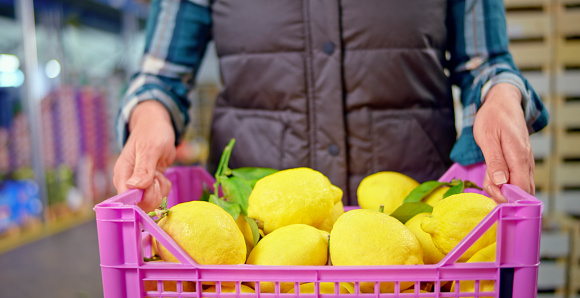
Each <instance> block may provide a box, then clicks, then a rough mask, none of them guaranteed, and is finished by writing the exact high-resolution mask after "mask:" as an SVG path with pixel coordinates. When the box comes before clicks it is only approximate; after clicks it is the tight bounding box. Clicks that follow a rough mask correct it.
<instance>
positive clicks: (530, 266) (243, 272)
mask: <svg viewBox="0 0 580 298" xmlns="http://www.w3.org/2000/svg"><path fill="white" fill-rule="evenodd" d="M484 173H485V165H484V164H479V165H474V166H468V167H463V166H461V165H458V164H455V165H453V166H452V167H451V168H450V169H449V170H448V171H447V173H445V174H444V175H443V176H442V177H441V178H440V181H451V180H452V179H453V178H460V179H467V180H471V181H474V182H476V183H478V184H479V185H481V184H482V182H483V177H484ZM166 175H167V177H168V178H169V179H170V180H171V181H172V183H173V188H172V190H171V193H170V194H169V197H168V204H169V206H173V205H175V204H177V203H180V202H185V201H190V200H197V199H198V198H199V197H200V196H201V194H202V191H203V184H204V183H205V184H206V185H207V186H208V187H210V188H211V187H212V185H213V182H214V180H213V178H212V176H211V175H209V174H208V173H207V172H206V171H205V170H204V169H202V168H199V167H176V168H171V169H169V170H168V171H167V173H166ZM501 191H502V193H503V194H504V196H506V198H508V200H509V203H506V204H501V205H498V206H497V207H496V208H495V209H494V210H493V211H492V212H491V213H490V214H489V215H488V216H487V217H486V218H485V219H484V220H483V221H482V222H481V223H480V224H479V225H478V226H477V227H476V228H475V229H474V230H473V231H471V233H470V234H469V235H468V236H467V237H466V238H465V239H464V240H463V241H462V242H461V243H460V244H459V245H457V246H456V247H455V249H454V250H453V251H451V252H450V253H449V254H448V255H447V256H446V257H445V258H444V259H443V260H442V261H441V262H439V263H438V264H435V265H415V266H255V265H227V266H225V265H219V266H218V265H212V266H210V265H199V264H197V263H195V261H194V260H193V259H192V258H191V257H190V256H189V255H188V254H187V253H185V252H184V251H183V250H182V249H181V248H180V247H179V246H178V245H177V244H176V243H175V242H174V241H173V240H172V239H171V238H170V237H169V236H168V235H167V234H166V233H165V232H163V230H161V229H160V228H159V227H158V226H157V225H156V224H155V223H154V222H153V220H151V219H150V218H149V216H147V214H145V213H144V212H143V211H142V210H141V209H140V208H138V207H136V203H137V202H138V201H140V200H141V197H142V191H140V190H131V191H127V192H124V193H122V194H119V195H117V196H115V197H112V198H110V199H108V200H106V201H104V202H102V203H100V204H98V205H96V206H95V208H94V209H95V212H96V220H97V229H98V238H99V250H100V256H101V272H102V277H103V289H104V294H105V297H265V298H268V297H323V298H324V297H335V296H337V295H334V294H304V293H300V294H294V293H292V294H286V293H280V289H279V283H280V282H293V283H294V287H295V290H298V286H299V285H300V283H304V282H314V283H319V282H334V283H335V289H338V287H339V284H338V282H353V283H354V286H355V294H340V295H338V296H340V297H393V298H394V297H401V298H403V297H408V298H412V297H415V298H419V297H494V298H500V297H501V298H504V297H512V298H535V297H536V296H537V294H536V293H537V280H538V266H539V248H540V233H541V220H542V217H541V216H542V208H543V206H542V203H541V202H540V201H539V200H538V199H536V198H534V197H533V196H531V195H529V194H527V193H525V192H524V191H522V190H521V189H519V188H517V187H515V186H512V185H504V186H503V187H502V188H501ZM494 223H497V244H498V245H497V252H496V262H495V263H455V262H456V260H457V259H458V258H459V257H460V256H461V255H462V254H463V252H465V251H466V250H467V249H468V248H469V247H470V246H471V244H473V243H474V242H475V241H476V240H477V239H478V237H480V236H481V235H483V233H484V232H485V231H486V230H487V229H488V228H489V227H491V226H492V225H493V224H494ZM151 237H154V238H155V239H156V240H157V241H159V242H160V243H161V244H163V245H164V246H165V247H167V248H168V249H169V251H170V252H171V253H172V254H173V255H174V256H176V258H177V259H178V260H179V261H180V262H181V263H169V262H145V261H144V260H143V258H144V257H149V256H151V247H150V240H151ZM462 280H471V281H472V280H476V282H475V283H476V285H478V284H479V283H480V281H494V282H495V285H496V286H495V287H494V291H493V292H479V290H478V287H476V290H475V292H472V293H464V292H462V293H459V292H458V291H459V287H455V288H456V291H455V292H451V293H449V292H440V288H441V287H440V286H441V285H442V284H443V283H445V282H447V281H459V282H461V281H462ZM144 281H153V283H156V284H157V289H156V290H154V291H147V292H146V291H145V289H144ZM163 281H177V289H176V290H173V291H168V290H164V289H163V286H164V283H163ZM185 281H188V282H193V283H194V284H195V285H196V288H197V289H200V288H201V284H202V282H217V284H222V283H223V282H228V281H229V282H234V283H235V285H236V293H221V291H219V290H218V292H217V293H203V296H202V293H201V291H197V292H185V291H184V290H183V289H184V282H185ZM255 281H272V282H275V284H276V293H259V294H254V293H250V294H247V293H244V294H242V293H240V284H241V282H255ZM386 281H391V282H395V289H396V291H395V292H398V289H399V288H400V282H403V281H411V282H414V283H415V288H419V287H420V286H423V285H425V284H426V283H433V284H434V289H435V291H434V292H433V293H419V292H414V293H404V294H403V293H380V294H373V293H360V291H359V287H360V284H359V283H360V282H374V283H375V288H377V289H378V286H379V282H386ZM318 288H319V285H318V284H316V287H315V289H316V291H317V289H318ZM258 292H259V291H258ZM296 292H297V291H296ZM336 292H337V291H336V290H335V293H336ZM375 292H377V291H375ZM500 292H501V294H500Z"/></svg>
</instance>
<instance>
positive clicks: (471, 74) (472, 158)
mask: <svg viewBox="0 0 580 298" xmlns="http://www.w3.org/2000/svg"><path fill="white" fill-rule="evenodd" d="M447 29H448V43H449V47H448V51H449V54H450V55H449V60H448V69H449V71H450V79H451V83H452V84H453V85H456V86H458V87H459V88H460V90H461V95H460V98H461V103H462V105H463V127H462V129H461V134H460V137H459V139H458V140H457V142H456V143H455V145H454V147H453V149H452V151H451V159H452V160H453V161H455V162H458V163H460V164H463V165H469V164H473V163H477V162H482V161H484V157H483V153H482V152H481V149H480V148H479V146H478V145H477V143H476V142H475V139H474V138H473V122H474V120H475V115H476V113H477V111H478V110H479V108H480V107H481V104H482V103H483V99H484V98H485V96H486V94H487V91H488V90H489V89H490V88H491V87H492V86H493V85H495V84H498V83H503V82H507V83H511V84H513V85H515V86H516V87H518V88H519V90H520V92H521V94H522V108H523V110H524V116H525V118H526V123H527V127H528V132H529V133H530V134H532V133H534V132H536V131H539V130H541V129H542V128H544V127H545V126H546V125H547V124H548V112H547V110H546V108H545V107H544V104H543V103H542V101H541V100H540V98H539V97H538V95H537V94H536V92H535V91H534V89H533V88H532V87H531V86H530V84H529V83H528V81H527V80H526V79H525V78H524V77H523V76H522V74H521V73H520V71H519V70H518V69H517V67H516V66H515V64H514V62H513V59H512V56H511V54H510V53H509V51H508V38H507V31H506V20H505V8H504V6H503V1H502V0H450V1H449V7H448V15H447Z"/></svg>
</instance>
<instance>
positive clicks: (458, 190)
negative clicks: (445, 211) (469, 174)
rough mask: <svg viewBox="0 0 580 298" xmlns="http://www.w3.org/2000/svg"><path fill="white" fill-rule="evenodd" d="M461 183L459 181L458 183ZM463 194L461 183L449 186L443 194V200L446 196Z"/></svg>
mask: <svg viewBox="0 0 580 298" xmlns="http://www.w3.org/2000/svg"><path fill="white" fill-rule="evenodd" d="M460 182H461V181H460ZM462 192H463V183H459V184H457V185H454V186H451V187H450V188H449V189H448V190H447V191H446V192H445V193H444V194H443V199H445V198H446V197H448V196H452V195H456V194H459V193H462Z"/></svg>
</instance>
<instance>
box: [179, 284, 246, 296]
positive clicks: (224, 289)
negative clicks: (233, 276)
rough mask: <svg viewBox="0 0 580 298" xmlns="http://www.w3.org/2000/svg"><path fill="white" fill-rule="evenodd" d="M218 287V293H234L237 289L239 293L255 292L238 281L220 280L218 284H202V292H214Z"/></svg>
mask: <svg viewBox="0 0 580 298" xmlns="http://www.w3.org/2000/svg"><path fill="white" fill-rule="evenodd" d="M218 287H219V289H220V293H236V292H237V291H239V292H240V294H244V293H255V290H254V289H253V288H251V287H250V286H248V285H246V284H244V283H240V282H232V283H230V282H221V283H219V285H218V284H217V283H216V284H215V285H208V286H204V289H203V292H204V293H216V292H217V288H218ZM184 292H185V291H184Z"/></svg>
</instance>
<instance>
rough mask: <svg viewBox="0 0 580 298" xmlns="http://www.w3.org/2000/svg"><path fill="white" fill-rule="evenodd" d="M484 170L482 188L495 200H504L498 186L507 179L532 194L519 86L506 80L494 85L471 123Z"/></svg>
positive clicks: (531, 162)
mask: <svg viewBox="0 0 580 298" xmlns="http://www.w3.org/2000/svg"><path fill="white" fill-rule="evenodd" d="M473 136H474V138H475V142H477V144H478V145H479V147H480V148H481V151H482V152H483V156H484V158H485V162H486V164H487V171H486V175H485V179H484V181H483V187H484V189H485V191H486V192H487V193H488V194H489V195H490V196H491V197H492V198H493V199H494V200H496V201H497V202H507V199H506V198H505V197H504V196H503V195H502V194H501V191H500V189H499V186H501V185H502V184H504V183H510V184H513V185H516V186H519V187H520V188H521V189H523V190H524V191H526V192H528V193H530V194H532V195H533V194H534V193H535V184H534V156H533V154H532V147H531V145H530V137H529V134H528V129H527V126H526V120H525V117H524V112H523V109H522V106H521V93H520V90H519V89H518V88H517V87H516V86H514V85H512V84H509V83H500V84H497V85H494V86H493V87H492V88H491V89H490V90H489V91H488V93H487V95H486V97H485V100H484V103H483V105H482V106H481V108H480V109H479V111H478V112H477V115H476V117H475V122H474V124H473Z"/></svg>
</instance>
